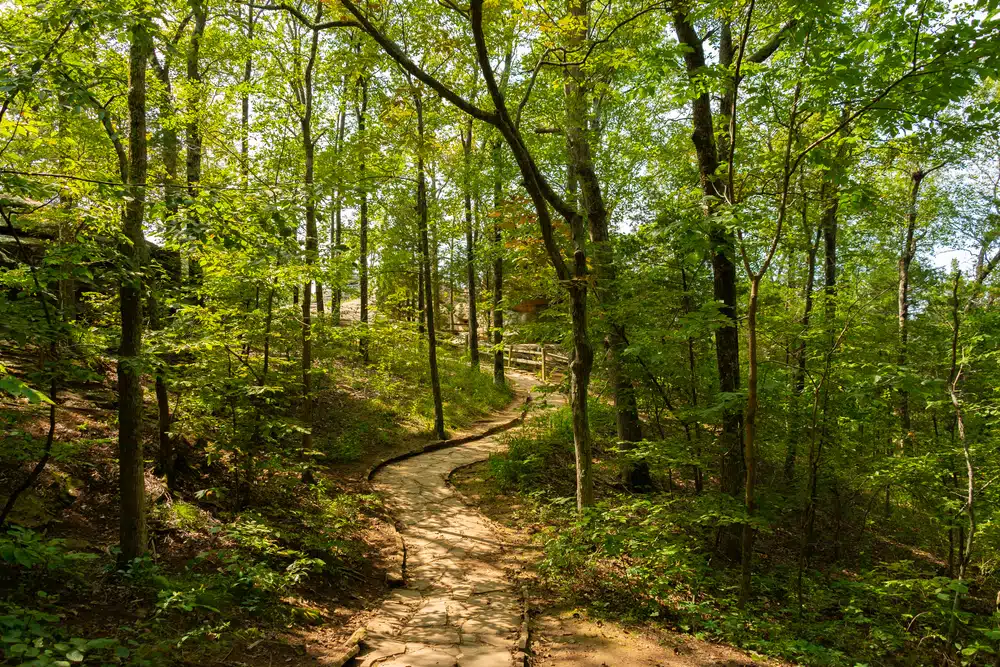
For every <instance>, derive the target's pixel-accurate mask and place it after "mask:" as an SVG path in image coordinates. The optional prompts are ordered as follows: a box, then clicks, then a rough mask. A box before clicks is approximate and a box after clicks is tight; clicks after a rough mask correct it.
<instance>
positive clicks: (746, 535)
mask: <svg viewBox="0 0 1000 667" xmlns="http://www.w3.org/2000/svg"><path fill="white" fill-rule="evenodd" d="M759 295H760V276H754V277H753V278H752V279H751V281H750V303H749V305H748V306H747V357H749V359H748V366H749V369H748V371H747V406H746V412H745V413H744V426H745V428H746V438H745V440H744V454H743V458H744V460H745V461H746V479H745V483H744V496H743V502H744V503H745V504H746V508H747V517H748V518H750V519H752V518H753V515H754V513H755V511H756V509H757V500H756V496H755V494H754V484H755V482H756V472H757V471H756V462H757V456H756V452H755V449H754V448H755V447H756V445H757V407H758V402H759V399H758V395H757V307H758V300H759ZM753 542H754V528H753V525H752V524H751V523H750V521H746V522H745V523H744V524H743V534H742V537H741V544H740V551H741V559H740V598H739V606H740V608H741V609H742V608H743V607H745V606H746V603H747V600H748V599H749V598H750V574H751V571H752V567H753Z"/></svg>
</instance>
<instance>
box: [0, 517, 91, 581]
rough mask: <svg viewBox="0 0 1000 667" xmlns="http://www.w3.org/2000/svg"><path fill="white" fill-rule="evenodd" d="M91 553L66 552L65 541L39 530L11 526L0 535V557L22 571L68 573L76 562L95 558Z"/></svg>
mask: <svg viewBox="0 0 1000 667" xmlns="http://www.w3.org/2000/svg"><path fill="white" fill-rule="evenodd" d="M96 558H97V556H96V555H95V554H90V553H81V552H75V551H69V550H67V548H66V541H65V540H61V539H46V538H45V537H44V536H43V535H42V534H41V533H38V532H36V531H34V530H31V529H28V528H22V527H20V526H12V527H11V528H10V529H9V530H8V531H7V534H6V535H4V536H0V559H2V560H3V561H4V562H6V563H9V564H11V565H15V566H17V567H20V568H24V569H26V570H47V571H48V572H50V573H60V572H62V573H66V572H72V571H73V570H74V568H76V567H77V566H78V565H79V564H80V563H83V562H86V561H91V560H94V559H96Z"/></svg>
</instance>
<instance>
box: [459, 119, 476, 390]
mask: <svg viewBox="0 0 1000 667" xmlns="http://www.w3.org/2000/svg"><path fill="white" fill-rule="evenodd" d="M462 148H463V150H464V154H465V164H464V167H465V182H464V186H465V193H464V194H465V262H466V268H467V269H468V274H467V275H468V284H469V294H468V299H469V306H468V309H467V313H466V314H467V315H468V317H469V359H470V361H471V363H472V368H473V369H474V370H477V371H478V370H479V317H478V315H477V313H476V279H477V278H476V252H475V245H474V241H473V237H472V118H469V122H468V125H467V126H466V134H465V135H464V136H463V137H462Z"/></svg>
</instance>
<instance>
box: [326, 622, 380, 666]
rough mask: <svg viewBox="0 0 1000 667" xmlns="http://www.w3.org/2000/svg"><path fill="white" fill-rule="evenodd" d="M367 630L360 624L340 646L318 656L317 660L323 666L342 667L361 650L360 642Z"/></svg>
mask: <svg viewBox="0 0 1000 667" xmlns="http://www.w3.org/2000/svg"><path fill="white" fill-rule="evenodd" d="M367 632H368V631H367V630H366V629H365V627H364V626H361V627H360V628H358V629H357V630H355V631H354V634H353V635H351V636H350V638H349V639H348V640H347V642H345V643H344V646H343V647H342V648H340V649H337V650H336V651H334V652H333V653H332V654H330V655H325V656H322V657H320V658H319V659H318V662H319V663H320V664H321V665H323V667H343V666H344V665H346V664H347V663H348V662H350V661H351V660H353V659H354V658H355V656H357V655H358V653H359V652H360V651H361V642H363V641H364V640H365V636H366V634H367Z"/></svg>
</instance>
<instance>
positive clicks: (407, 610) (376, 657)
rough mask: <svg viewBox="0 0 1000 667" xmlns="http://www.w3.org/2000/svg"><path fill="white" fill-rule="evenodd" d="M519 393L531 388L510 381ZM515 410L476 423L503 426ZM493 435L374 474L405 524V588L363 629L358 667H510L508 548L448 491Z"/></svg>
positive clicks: (515, 598)
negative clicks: (456, 473)
mask: <svg viewBox="0 0 1000 667" xmlns="http://www.w3.org/2000/svg"><path fill="white" fill-rule="evenodd" d="M512 379H513V381H514V383H515V386H516V387H517V389H518V394H519V395H524V394H525V393H527V392H528V391H529V390H530V388H531V386H533V385H534V384H535V381H534V380H533V379H532V378H530V376H525V375H515V376H513V378H512ZM515 403H516V404H517V407H516V408H513V409H512V410H509V411H507V412H505V413H502V414H500V415H497V416H496V418H495V419H493V420H491V421H490V422H486V423H481V424H478V425H477V426H476V430H477V431H480V432H482V431H485V430H487V429H488V428H490V426H495V425H497V424H499V423H503V422H506V421H509V420H510V419H511V418H513V417H514V416H517V414H519V413H520V411H521V409H522V401H521V400H518V401H516V402H515ZM500 447H501V445H500V444H499V442H498V440H497V436H489V437H486V438H483V439H481V440H476V441H473V442H470V443H467V444H464V445H460V446H457V447H452V448H448V449H441V450H438V451H435V452H430V453H427V454H421V455H419V456H415V457H413V458H410V459H406V460H403V461H399V462H397V463H394V464H390V465H388V466H386V467H385V468H383V469H382V470H381V471H379V472H378V474H377V475H376V476H375V480H374V481H375V484H376V487H377V488H378V489H379V490H380V491H381V492H382V493H383V494H384V495H385V496H386V498H387V499H388V500H389V503H390V506H391V507H392V509H393V512H394V514H395V516H396V518H397V519H398V521H399V523H400V524H401V526H402V530H401V534H402V537H403V540H404V542H405V544H406V567H405V574H406V581H407V585H406V587H405V588H399V589H396V590H395V591H394V592H393V593H392V595H390V596H389V597H388V598H387V599H386V601H385V602H384V603H383V604H382V607H381V609H380V610H379V612H378V613H377V614H376V616H375V618H374V619H373V620H372V621H371V622H369V624H368V634H367V638H366V639H365V642H364V644H365V647H366V652H363V653H362V655H361V656H360V657H359V658H358V664H360V665H363V666H364V667H369V666H370V665H381V666H384V667H455V666H458V667H507V666H509V665H510V664H511V661H512V659H513V658H512V655H513V651H514V648H515V645H516V643H517V639H518V631H519V628H520V625H521V609H522V606H521V605H522V602H521V595H520V592H519V591H518V590H516V589H515V588H514V585H513V583H512V582H511V581H510V580H509V578H508V577H507V576H506V575H505V573H504V571H503V569H502V568H501V567H500V565H499V563H500V560H501V559H502V558H503V556H504V552H505V545H504V544H503V541H502V538H500V537H499V535H498V533H497V532H496V529H495V528H494V526H493V524H492V523H491V522H489V521H488V520H486V519H485V518H483V516H482V515H481V514H480V513H479V512H478V511H477V510H475V509H473V508H471V507H469V506H468V505H466V504H465V503H464V502H462V500H461V499H460V498H459V496H458V495H457V494H455V492H454V491H453V490H452V489H451V487H450V486H449V485H448V482H447V477H448V474H449V473H450V472H451V471H452V470H454V469H455V468H457V467H460V466H463V465H467V464H470V463H473V462H475V461H480V460H483V459H486V458H487V457H488V456H489V455H490V453H491V452H494V451H497V450H498V449H500Z"/></svg>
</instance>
